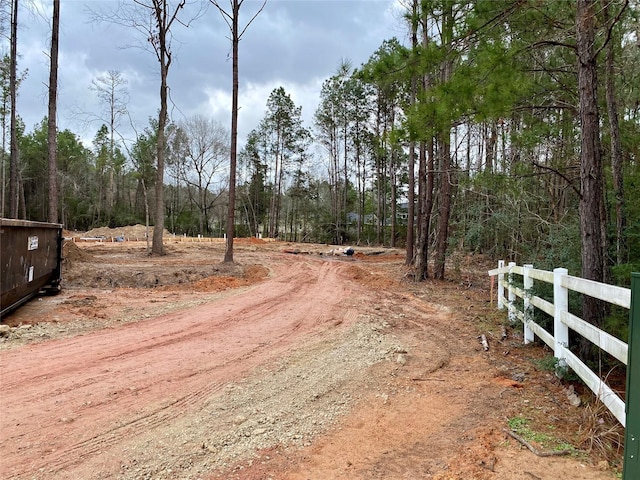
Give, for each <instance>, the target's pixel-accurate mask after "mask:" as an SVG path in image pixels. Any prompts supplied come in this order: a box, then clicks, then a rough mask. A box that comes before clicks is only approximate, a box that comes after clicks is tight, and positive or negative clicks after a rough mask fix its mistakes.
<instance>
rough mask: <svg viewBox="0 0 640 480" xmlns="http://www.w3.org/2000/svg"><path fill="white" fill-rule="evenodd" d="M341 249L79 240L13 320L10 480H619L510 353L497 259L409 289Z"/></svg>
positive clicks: (6, 445)
mask: <svg viewBox="0 0 640 480" xmlns="http://www.w3.org/2000/svg"><path fill="white" fill-rule="evenodd" d="M122 234H124V232H122ZM117 235H121V233H120V232H115V233H114V236H117ZM87 236H90V235H87ZM331 248H332V247H331V246H326V245H308V244H285V243H278V242H270V243H266V242H262V241H257V240H236V242H235V259H236V264H234V265H224V264H220V260H221V259H222V256H223V245H222V243H219V242H217V243H216V242H184V241H182V242H178V240H177V239H168V240H167V250H168V255H166V256H164V257H149V256H147V255H146V246H145V244H144V242H132V241H128V242H113V243H95V242H78V243H72V242H68V244H67V245H66V247H65V257H66V259H65V265H64V278H65V281H64V289H63V292H62V293H61V294H60V295H57V296H54V297H43V298H41V299H36V300H34V301H32V302H30V303H29V304H27V305H25V306H23V307H21V308H20V309H19V310H18V311H16V312H15V313H14V314H12V315H10V316H8V317H7V318H5V319H3V322H4V323H6V324H8V325H11V326H12V327H13V328H12V329H11V330H10V332H8V333H6V334H5V335H4V336H3V337H1V338H2V339H1V341H0V368H1V370H0V371H1V372H2V374H1V375H2V376H1V383H2V386H1V390H0V392H1V394H0V397H1V399H2V405H3V409H4V412H3V415H2V416H1V417H0V418H1V420H0V451H1V452H2V456H1V457H0V477H2V478H6V479H27V478H28V479H50V478H56V479H80V478H81V479H96V480H97V479H116V478H118V479H234V478H237V479H268V478H272V479H318V480H320V479H329V478H339V479H363V480H364V479H406V478H411V479H415V478H429V479H505V480H507V479H508V480H511V479H527V480H531V479H534V480H535V479H552V478H554V479H555V478H571V479H586V480H592V479H593V480H595V479H612V478H616V477H615V474H614V471H613V469H612V468H611V467H610V465H609V464H608V463H607V462H606V461H604V460H603V459H602V457H601V456H599V455H596V454H597V453H598V452H596V451H594V452H592V453H591V454H590V455H589V454H587V453H585V452H584V449H586V448H587V447H588V446H589V445H591V444H593V443H592V442H593V440H596V444H595V445H596V446H597V445H598V443H597V442H598V441H601V440H603V439H604V438H605V430H604V429H605V427H606V425H608V424H607V423H605V424H600V423H599V422H598V419H599V418H604V417H602V416H600V415H599V414H598V413H597V412H594V410H596V409H597V407H588V408H585V407H584V406H581V407H578V408H576V407H573V406H571V405H570V402H569V398H568V397H567V393H568V391H567V385H566V384H564V385H563V384H561V383H560V382H559V381H558V380H557V379H556V378H555V377H554V376H553V375H552V374H551V373H549V372H548V371H545V369H544V368H541V365H543V364H544V359H545V358H547V356H548V354H549V353H548V352H545V351H543V350H542V348H540V347H539V346H527V347H525V346H522V340H521V334H520V332H519V331H518V330H517V329H510V328H508V329H507V331H508V334H509V335H508V337H507V338H506V339H502V338H501V331H502V329H501V324H502V322H503V320H504V318H503V314H499V313H497V312H495V310H494V308H492V306H491V305H490V298H489V287H490V283H489V282H490V280H489V278H488V277H487V275H486V270H487V269H488V268H491V267H493V265H492V264H491V263H487V262H486V261H484V262H483V261H481V260H480V259H477V258H464V259H459V262H457V263H456V264H455V265H453V268H452V270H451V271H452V275H451V276H452V277H455V280H452V281H448V282H424V283H420V284H416V283H414V282H412V281H411V280H410V279H409V277H408V276H407V275H406V274H407V269H406V267H404V265H403V263H404V261H403V260H404V253H403V252H402V251H400V250H392V249H380V248H356V254H355V255H354V256H353V257H346V256H331V255H328V252H329V251H330V250H331ZM480 333H485V334H486V335H487V337H488V339H489V344H490V347H491V348H490V350H489V351H488V352H485V351H483V349H482V346H481V344H480V342H479V340H478V335H480ZM578 393H582V392H581V391H580V390H578ZM583 398H584V399H585V400H587V399H588V398H589V397H588V395H587V394H584V397H583ZM598 425H603V426H601V427H600V428H601V431H598V430H597V429H598ZM514 426H518V427H520V428H521V430H520V431H522V430H526V429H530V430H531V431H532V432H535V433H536V435H537V436H536V437H535V438H533V439H530V443H531V444H532V445H533V446H534V447H535V448H536V449H538V450H539V451H545V452H548V451H552V450H554V449H564V448H566V447H567V446H568V445H565V443H566V444H571V445H573V446H575V447H576V451H575V452H574V453H573V454H571V455H563V456H547V457H542V456H537V455H535V454H534V453H532V452H531V451H529V450H527V449H526V448H524V446H523V445H522V444H521V443H519V442H517V441H516V440H514V439H513V438H512V437H510V436H508V435H507V434H506V433H505V432H504V429H507V428H509V427H514ZM614 430H615V427H614ZM619 456H621V455H619ZM614 458H615V456H614Z"/></svg>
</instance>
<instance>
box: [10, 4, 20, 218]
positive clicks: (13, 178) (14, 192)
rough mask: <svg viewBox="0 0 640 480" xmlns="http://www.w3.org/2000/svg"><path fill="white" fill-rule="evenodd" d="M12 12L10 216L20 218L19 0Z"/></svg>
mask: <svg viewBox="0 0 640 480" xmlns="http://www.w3.org/2000/svg"><path fill="white" fill-rule="evenodd" d="M12 6H13V10H12V13H11V67H10V70H11V72H10V74H9V95H10V97H11V127H10V128H11V134H10V137H11V138H10V140H9V141H10V143H11V147H10V148H11V160H10V163H9V218H18V197H19V193H20V192H19V188H18V177H19V174H18V170H19V160H20V159H19V152H18V127H17V125H18V118H17V114H16V99H17V96H18V95H17V88H18V87H17V71H18V0H13V5H12Z"/></svg>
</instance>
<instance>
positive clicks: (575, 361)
mask: <svg viewBox="0 0 640 480" xmlns="http://www.w3.org/2000/svg"><path fill="white" fill-rule="evenodd" d="M489 275H491V276H495V275H497V276H498V308H499V309H503V308H505V307H506V308H507V309H508V314H509V320H510V321H511V322H512V323H515V322H516V320H520V321H522V323H523V324H524V342H525V343H529V342H531V341H533V339H534V335H537V336H538V337H539V338H540V339H541V340H542V341H543V342H544V343H546V344H547V345H548V346H549V347H550V348H551V349H552V350H553V352H554V356H555V357H556V358H557V359H558V364H559V365H560V366H568V367H570V368H571V369H572V370H573V371H574V372H575V373H576V374H577V375H578V376H579V377H580V378H581V379H582V380H583V381H584V382H585V384H586V385H588V386H589V388H590V389H591V390H592V391H593V393H595V394H596V395H597V396H598V398H599V399H600V400H601V401H602V402H603V403H604V404H605V405H606V406H607V408H608V409H609V410H610V411H611V413H613V415H614V416H615V417H616V419H617V420H618V421H619V422H620V423H621V424H622V425H623V426H624V425H625V406H624V401H623V400H622V399H621V398H620V397H619V396H618V395H617V394H616V393H615V392H614V391H613V390H611V388H610V387H609V386H608V385H607V384H606V383H605V382H604V380H602V379H601V378H600V377H599V376H598V375H597V374H596V373H594V372H593V371H592V370H590V369H589V367H587V366H586V365H585V364H584V363H583V362H582V361H581V360H580V359H579V358H578V357H576V356H575V355H574V354H573V353H572V352H571V351H570V350H569V348H568V346H569V329H572V330H573V331H575V332H577V333H578V334H580V335H582V336H583V337H585V338H587V339H588V340H589V341H591V342H592V343H593V344H595V345H597V346H598V347H599V348H601V349H602V350H604V351H606V352H607V353H609V354H610V355H612V356H613V357H614V358H616V359H617V360H619V361H620V362H622V363H623V364H624V365H627V358H628V356H627V355H628V348H627V344H626V343H625V342H623V341H621V340H619V339H617V338H616V337H614V336H612V335H610V334H608V333H607V332H604V331H602V330H600V329H598V328H596V327H594V326H593V325H592V324H590V323H588V322H586V321H584V320H583V319H581V318H580V317H577V316H575V315H573V314H571V313H569V290H572V291H575V292H580V293H582V294H585V295H589V296H591V297H594V298H597V299H600V300H604V301H606V302H609V303H611V304H614V305H618V306H620V307H624V308H627V309H629V308H631V290H630V289H628V288H622V287H616V286H613V285H607V284H604V283H598V282H594V281H591V280H585V279H583V278H579V277H572V276H571V275H568V272H567V269H566V268H556V269H555V270H554V271H553V272H548V271H546V270H536V269H535V268H533V265H524V266H517V265H516V264H515V263H513V262H511V263H509V265H507V266H505V264H504V261H503V260H501V261H500V262H498V268H496V269H494V270H490V271H489ZM515 275H520V276H522V278H523V281H522V284H523V286H524V289H521V288H518V287H517V286H515V285H514V282H513V280H514V276H515ZM534 280H539V281H542V282H545V283H549V284H552V285H553V303H550V302H548V301H546V300H544V299H542V298H540V297H537V296H533V295H532V294H531V289H532V287H533V282H534ZM505 290H506V291H507V296H506V297H505ZM516 297H519V298H521V299H522V300H523V302H524V310H523V311H521V310H519V309H518V308H517V306H516V303H515V302H516ZM534 308H538V309H540V310H542V311H543V312H545V313H547V314H548V315H550V316H551V317H553V334H551V333H549V332H547V331H546V330H545V329H544V328H542V327H541V326H540V325H538V324H537V323H535V322H534V321H533V309H534Z"/></svg>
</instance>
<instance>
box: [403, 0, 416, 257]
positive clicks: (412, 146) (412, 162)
mask: <svg viewBox="0 0 640 480" xmlns="http://www.w3.org/2000/svg"><path fill="white" fill-rule="evenodd" d="M418 21H419V17H418V1H417V0H413V1H412V2H411V48H412V49H413V50H414V51H415V50H416V49H417V48H418V23H419V22H418ZM417 92H418V79H417V78H416V76H415V75H413V76H412V77H411V90H410V92H409V94H410V97H409V104H410V106H411V107H413V105H414V104H415V103H416V97H417ZM415 168H416V143H415V141H414V140H413V138H411V139H410V141H409V165H408V173H409V179H408V183H409V185H408V186H407V189H408V191H407V203H408V208H407V247H406V255H405V260H404V263H405V265H411V264H413V263H414V250H415V215H416V212H415V209H416V205H415V202H416V198H415V195H416V178H415V177H416V171H415Z"/></svg>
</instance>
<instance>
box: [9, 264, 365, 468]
mask: <svg viewBox="0 0 640 480" xmlns="http://www.w3.org/2000/svg"><path fill="white" fill-rule="evenodd" d="M279 260H280V261H281V262H280V264H277V265H276V264H274V267H273V271H274V274H273V275H272V277H271V278H270V279H268V280H267V281H265V282H264V283H263V284H259V285H257V286H255V287H253V288H250V289H246V290H244V291H242V292H240V293H238V294H235V295H231V296H229V297H227V298H224V299H221V300H219V301H217V302H215V303H213V304H205V305H202V306H199V307H196V308H194V309H190V310H187V311H182V312H177V313H173V314H169V315H166V316H164V317H159V318H156V319H151V320H147V321H142V322H138V323H135V324H128V325H125V326H122V327H119V328H115V329H112V330H105V331H99V332H94V333H92V334H89V335H86V336H83V337H75V338H71V339H66V340H61V341H52V342H45V343H41V344H35V345H30V346H25V347H23V348H17V349H14V350H11V351H6V352H1V353H0V369H1V371H2V372H3V375H2V385H3V387H2V398H3V404H4V405H14V406H16V407H15V408H12V409H10V410H9V411H8V413H7V415H3V419H2V420H1V421H0V422H1V423H0V427H1V431H2V433H1V437H0V449H2V452H3V459H2V462H1V464H0V476H2V477H3V478H16V479H17V478H51V474H52V473H56V475H57V476H58V477H59V478H62V477H61V476H60V475H61V474H62V472H63V471H64V470H66V469H68V468H69V467H70V466H74V465H78V464H81V463H84V462H90V461H91V458H92V457H93V456H95V455H97V454H98V453H99V452H103V451H104V450H108V449H109V448H111V447H113V446H114V445H117V444H118V443H120V442H121V441H122V440H123V439H124V438H130V437H132V436H136V435H138V434H140V433H142V432H148V431H149V430H152V429H154V428H156V427H157V426H159V425H162V424H166V423H167V422H171V421H172V420H173V419H175V418H176V417H178V416H181V415H184V414H185V413H186V412H188V411H190V410H194V409H197V408H198V407H199V406H200V405H202V404H203V403H204V402H205V401H206V399H207V398H208V397H210V396H211V395H212V394H213V393H215V392H216V391H218V390H219V389H220V388H221V385H223V384H224V383H225V382H226V381H229V380H232V379H235V378H237V377H238V376H242V375H244V374H245V373H246V372H247V371H249V370H250V369H251V368H253V367H255V366H256V365H258V364H260V363H263V362H265V361H268V360H269V359H270V358H274V357H275V356H277V354H278V353H279V352H281V351H283V350H284V349H286V348H288V347H289V346H290V344H291V343H294V342H296V341H297V340H298V339H299V338H301V337H303V336H305V335H307V334H309V333H311V332H313V331H315V330H317V329H318V328H321V329H323V328H331V327H332V326H333V323H331V321H334V322H335V321H339V322H350V321H353V319H354V318H355V315H354V312H353V310H352V309H349V308H348V307H346V306H345V305H343V304H344V303H345V300H346V299H347V297H348V295H349V293H350V292H351V290H352V288H354V287H353V286H350V285H348V284H347V283H346V281H345V279H344V278H342V277H341V274H340V272H341V270H342V268H343V267H344V265H343V264H341V263H339V262H321V261H309V260H307V259H297V258H295V257H294V258H292V257H290V256H282V257H281V258H280V259H279ZM282 260H284V262H282ZM336 319H338V320H336ZM181 392H190V393H188V394H187V395H184V394H182V393H181Z"/></svg>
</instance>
